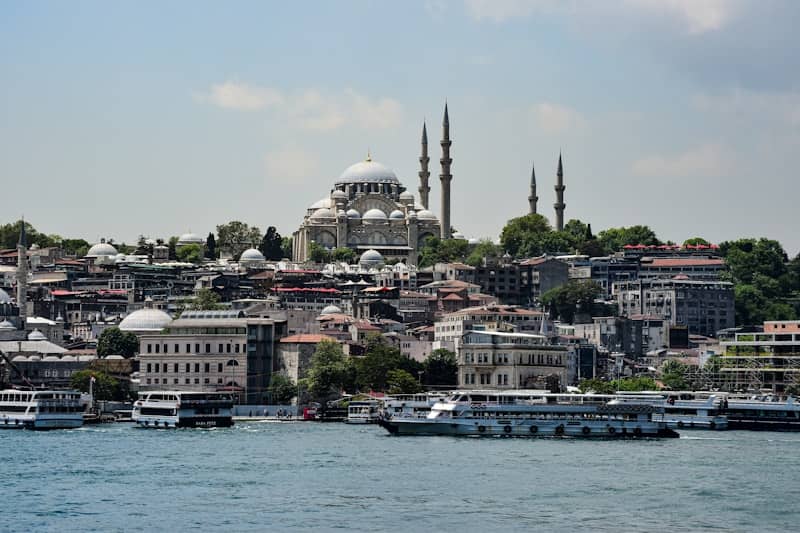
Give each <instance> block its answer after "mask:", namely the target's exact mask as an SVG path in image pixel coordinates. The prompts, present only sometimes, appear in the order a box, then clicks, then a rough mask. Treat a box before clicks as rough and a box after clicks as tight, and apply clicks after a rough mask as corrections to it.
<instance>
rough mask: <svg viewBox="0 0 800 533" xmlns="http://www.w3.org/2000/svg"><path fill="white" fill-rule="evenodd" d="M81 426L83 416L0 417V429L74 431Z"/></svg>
mask: <svg viewBox="0 0 800 533" xmlns="http://www.w3.org/2000/svg"><path fill="white" fill-rule="evenodd" d="M81 426H83V415H81V414H80V413H78V416H63V417H57V416H47V417H41V416H32V415H24V416H2V417H0V429H35V430H41V431H45V430H49V429H75V428H79V427H81Z"/></svg>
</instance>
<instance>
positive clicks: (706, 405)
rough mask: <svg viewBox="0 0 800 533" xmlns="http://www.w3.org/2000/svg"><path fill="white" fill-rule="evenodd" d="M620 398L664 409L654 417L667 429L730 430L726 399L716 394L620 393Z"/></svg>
mask: <svg viewBox="0 0 800 533" xmlns="http://www.w3.org/2000/svg"><path fill="white" fill-rule="evenodd" d="M617 394H618V395H619V397H620V398H625V399H634V400H636V401H644V402H648V403H652V404H653V405H656V406H659V407H663V408H664V412H663V413H656V414H654V415H653V419H654V420H663V421H664V422H666V423H667V427H670V428H673V429H675V428H677V429H691V428H694V429H728V417H727V416H725V414H723V413H722V406H723V402H724V399H723V398H722V397H721V396H720V395H719V394H716V393H713V392H667V391H663V392H649V391H644V392H618V393H617Z"/></svg>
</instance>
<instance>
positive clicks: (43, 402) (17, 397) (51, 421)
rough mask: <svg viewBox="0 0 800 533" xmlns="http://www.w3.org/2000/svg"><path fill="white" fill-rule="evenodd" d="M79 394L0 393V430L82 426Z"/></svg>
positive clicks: (67, 391)
mask: <svg viewBox="0 0 800 533" xmlns="http://www.w3.org/2000/svg"><path fill="white" fill-rule="evenodd" d="M83 410H84V407H83V404H82V403H81V393H80V392H78V391H74V390H16V389H6V390H3V391H0V429H23V428H24V429H72V428H79V427H81V426H82V425H83Z"/></svg>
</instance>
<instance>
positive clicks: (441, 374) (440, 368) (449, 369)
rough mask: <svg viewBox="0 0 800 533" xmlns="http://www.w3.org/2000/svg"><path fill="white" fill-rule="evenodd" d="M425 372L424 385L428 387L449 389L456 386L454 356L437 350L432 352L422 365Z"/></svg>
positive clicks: (449, 352) (456, 370) (456, 374)
mask: <svg viewBox="0 0 800 533" xmlns="http://www.w3.org/2000/svg"><path fill="white" fill-rule="evenodd" d="M422 366H423V369H424V371H425V373H424V376H425V385H427V386H429V387H435V386H439V387H450V386H456V385H458V362H457V361H456V354H455V353H453V352H451V351H450V350H445V349H443V348H439V349H437V350H433V351H432V352H431V353H430V355H428V357H426V358H425V361H424V362H423V363H422Z"/></svg>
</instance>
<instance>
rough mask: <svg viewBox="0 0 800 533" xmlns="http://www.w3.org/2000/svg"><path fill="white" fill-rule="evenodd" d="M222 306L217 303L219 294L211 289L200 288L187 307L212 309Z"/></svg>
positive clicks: (194, 309)
mask: <svg viewBox="0 0 800 533" xmlns="http://www.w3.org/2000/svg"><path fill="white" fill-rule="evenodd" d="M223 308H224V306H223V305H222V304H220V303H219V296H218V295H217V293H216V292H214V291H212V290H211V289H200V290H199V291H197V292H196V293H195V295H194V300H193V301H192V303H191V304H190V305H189V309H192V310H193V311H214V310H217V309H223Z"/></svg>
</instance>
